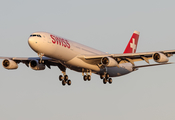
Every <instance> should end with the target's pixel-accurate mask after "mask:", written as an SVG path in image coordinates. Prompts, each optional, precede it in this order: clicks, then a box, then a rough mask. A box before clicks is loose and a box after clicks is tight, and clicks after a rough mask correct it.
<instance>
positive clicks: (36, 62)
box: [29, 60, 45, 70]
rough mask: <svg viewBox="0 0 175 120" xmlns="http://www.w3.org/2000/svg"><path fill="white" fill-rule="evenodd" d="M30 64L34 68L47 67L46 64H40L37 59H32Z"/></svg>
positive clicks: (41, 68) (42, 68)
mask: <svg viewBox="0 0 175 120" xmlns="http://www.w3.org/2000/svg"><path fill="white" fill-rule="evenodd" d="M29 66H30V67H31V68H32V69H33V70H44V69H45V65H44V64H40V63H39V62H38V61H37V60H32V61H30V63H29Z"/></svg>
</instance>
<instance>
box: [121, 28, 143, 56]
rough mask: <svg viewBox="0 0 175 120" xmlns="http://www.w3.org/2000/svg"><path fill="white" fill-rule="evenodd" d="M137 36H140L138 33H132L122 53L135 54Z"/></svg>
mask: <svg viewBox="0 0 175 120" xmlns="http://www.w3.org/2000/svg"><path fill="white" fill-rule="evenodd" d="M139 35H140V32H138V31H134V33H133V34H132V37H131V39H130V41H129V43H128V45H127V46H126V48H125V51H124V52H123V53H135V52H136V49H137V43H138V39H139Z"/></svg>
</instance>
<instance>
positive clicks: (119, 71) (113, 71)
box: [107, 67, 131, 77]
mask: <svg viewBox="0 0 175 120" xmlns="http://www.w3.org/2000/svg"><path fill="white" fill-rule="evenodd" d="M130 72H131V71H129V70H127V69H125V68H122V67H120V68H118V67H108V68H107V73H108V74H109V76H110V77H117V76H121V75H125V74H128V73H130Z"/></svg>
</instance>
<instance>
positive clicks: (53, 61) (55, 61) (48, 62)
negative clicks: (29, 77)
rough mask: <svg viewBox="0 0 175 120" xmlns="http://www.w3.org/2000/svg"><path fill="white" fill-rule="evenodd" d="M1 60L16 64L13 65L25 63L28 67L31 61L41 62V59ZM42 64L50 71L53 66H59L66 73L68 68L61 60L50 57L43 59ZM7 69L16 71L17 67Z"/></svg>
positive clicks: (11, 58)
mask: <svg viewBox="0 0 175 120" xmlns="http://www.w3.org/2000/svg"><path fill="white" fill-rule="evenodd" d="M0 59H5V60H8V61H9V60H11V61H14V62H15V63H13V62H12V64H16V65H17V64H19V63H24V64H25V65H26V66H27V67H29V64H30V62H31V61H35V62H36V64H38V63H39V61H40V57H0ZM3 64H4V63H3ZM42 64H44V65H46V66H47V67H48V68H49V69H50V68H51V66H58V67H59V68H60V70H62V71H65V69H66V66H65V65H63V64H62V62H61V61H60V60H58V59H53V58H49V57H42ZM3 66H4V65H3ZM5 68H6V67H5ZM44 68H45V67H44ZM6 69H16V67H14V68H13V67H12V68H10V67H9V68H8V67H7V68H6ZM32 69H34V70H40V69H39V68H37V69H35V68H34V67H33V68H32Z"/></svg>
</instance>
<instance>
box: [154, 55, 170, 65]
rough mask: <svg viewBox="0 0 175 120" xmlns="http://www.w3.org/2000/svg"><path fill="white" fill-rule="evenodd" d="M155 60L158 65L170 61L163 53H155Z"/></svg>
mask: <svg viewBox="0 0 175 120" xmlns="http://www.w3.org/2000/svg"><path fill="white" fill-rule="evenodd" d="M153 60H154V61H155V62H158V63H167V62H168V61H169V59H168V57H167V56H166V55H164V54H163V53H154V54H153Z"/></svg>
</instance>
